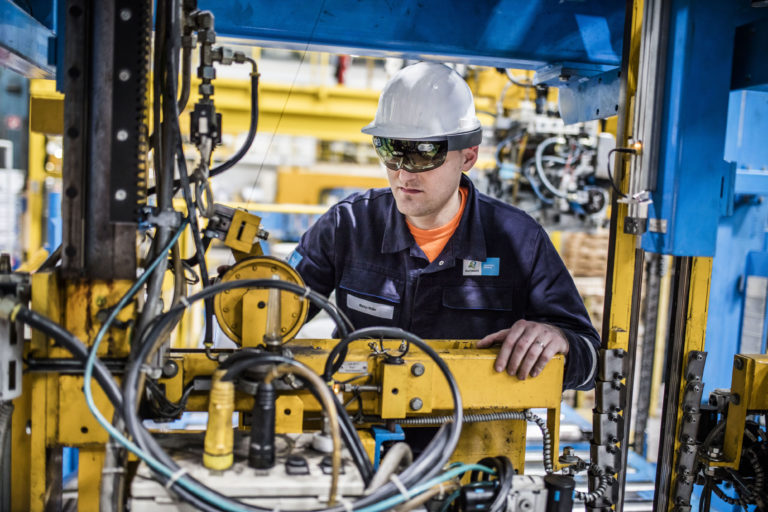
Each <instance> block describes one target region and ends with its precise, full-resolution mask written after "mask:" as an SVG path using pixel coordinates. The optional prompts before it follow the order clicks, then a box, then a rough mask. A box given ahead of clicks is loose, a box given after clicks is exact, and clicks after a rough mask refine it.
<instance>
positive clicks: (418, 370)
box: [411, 363, 426, 377]
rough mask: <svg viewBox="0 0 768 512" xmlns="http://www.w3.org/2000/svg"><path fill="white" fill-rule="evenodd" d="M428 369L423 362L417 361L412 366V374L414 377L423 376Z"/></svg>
mask: <svg viewBox="0 0 768 512" xmlns="http://www.w3.org/2000/svg"><path fill="white" fill-rule="evenodd" d="M425 371H426V369H425V368H424V365H423V364H421V363H416V364H414V365H413V366H411V375H413V376H414V377H421V376H422V375H424V372H425Z"/></svg>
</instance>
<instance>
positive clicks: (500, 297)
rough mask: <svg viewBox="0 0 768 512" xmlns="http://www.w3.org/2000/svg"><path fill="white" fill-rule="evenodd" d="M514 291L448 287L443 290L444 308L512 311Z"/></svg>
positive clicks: (501, 288)
mask: <svg viewBox="0 0 768 512" xmlns="http://www.w3.org/2000/svg"><path fill="white" fill-rule="evenodd" d="M515 302H516V301H515V299H514V290H513V289H512V288H507V287H499V288H497V287H484V286H467V285H464V286H446V287H445V288H443V306H445V307H446V308H451V309H484V310H491V311H512V310H513V309H514V304H515Z"/></svg>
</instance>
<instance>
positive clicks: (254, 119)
mask: <svg viewBox="0 0 768 512" xmlns="http://www.w3.org/2000/svg"><path fill="white" fill-rule="evenodd" d="M249 61H250V63H251V66H252V67H253V71H252V72H251V123H250V125H249V126H248V136H247V137H246V138H245V142H244V143H243V145H242V146H241V147H240V149H239V150H237V153H235V154H234V155H232V158H230V159H229V160H227V161H226V162H224V163H223V164H220V165H217V166H216V167H214V168H213V169H211V172H210V173H209V176H210V177H211V178H213V177H214V176H218V175H219V174H221V173H223V172H224V171H226V170H228V169H230V168H231V167H232V166H234V165H235V164H236V163H237V162H239V161H240V160H242V158H243V157H244V156H245V154H246V153H248V150H249V149H250V148H251V144H253V139H255V138H256V128H257V126H258V124H259V73H258V71H257V69H256V62H255V61H253V60H251V59H249Z"/></svg>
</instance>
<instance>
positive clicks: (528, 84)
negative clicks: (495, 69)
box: [504, 69, 536, 89]
mask: <svg viewBox="0 0 768 512" xmlns="http://www.w3.org/2000/svg"><path fill="white" fill-rule="evenodd" d="M504 74H505V75H507V79H508V80H509V81H510V82H512V83H513V84H515V85H516V86H518V87H526V88H531V89H534V88H535V87H536V86H535V85H534V84H533V82H521V81H520V80H519V79H518V78H516V77H515V76H513V75H512V73H510V71H509V70H508V69H505V70H504Z"/></svg>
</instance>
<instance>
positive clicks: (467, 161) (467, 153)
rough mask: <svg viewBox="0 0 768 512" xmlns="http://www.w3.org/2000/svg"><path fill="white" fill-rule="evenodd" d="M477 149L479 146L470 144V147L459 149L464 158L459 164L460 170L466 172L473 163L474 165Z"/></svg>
mask: <svg viewBox="0 0 768 512" xmlns="http://www.w3.org/2000/svg"><path fill="white" fill-rule="evenodd" d="M478 149H479V146H472V147H471V148H466V149H462V150H461V157H462V158H463V160H464V161H463V164H462V166H461V170H462V171H464V172H466V171H468V170H470V169H471V168H472V166H473V165H475V162H477V152H478Z"/></svg>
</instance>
